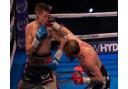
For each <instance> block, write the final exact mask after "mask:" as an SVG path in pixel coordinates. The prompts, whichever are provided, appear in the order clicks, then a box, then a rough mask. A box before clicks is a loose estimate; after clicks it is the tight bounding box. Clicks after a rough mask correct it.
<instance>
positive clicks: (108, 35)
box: [10, 11, 118, 68]
mask: <svg viewBox="0 0 128 89" xmlns="http://www.w3.org/2000/svg"><path fill="white" fill-rule="evenodd" d="M51 15H52V16H53V17H55V18H83V17H112V16H117V11H114V12H97V13H62V14H51ZM28 17H29V19H35V18H36V16H35V15H29V16H28ZM14 20H15V17H13V19H12V20H11V28H13V26H14ZM12 30H13V29H12ZM76 36H77V37H78V38H80V39H82V40H84V39H103V38H113V37H118V33H117V32H114V33H99V34H88V35H76ZM15 51H16V41H14V45H13V52H12V55H11V61H10V64H11V65H10V66H12V63H13V59H14V55H15ZM10 68H11V67H10Z"/></svg>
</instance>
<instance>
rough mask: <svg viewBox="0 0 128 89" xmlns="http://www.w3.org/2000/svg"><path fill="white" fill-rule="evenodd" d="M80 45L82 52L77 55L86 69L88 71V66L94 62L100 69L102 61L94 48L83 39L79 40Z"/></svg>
mask: <svg viewBox="0 0 128 89" xmlns="http://www.w3.org/2000/svg"><path fill="white" fill-rule="evenodd" d="M79 45H80V53H79V54H78V55H77V56H78V58H79V60H80V64H81V66H82V67H83V69H84V71H86V72H87V71H88V67H89V66H90V64H94V65H95V66H97V67H98V68H99V69H100V68H101V65H102V63H101V61H100V58H99V57H98V54H97V53H96V51H95V50H94V48H93V47H92V46H91V45H90V44H88V43H86V42H83V41H81V40H80V41H79ZM94 68H95V67H94Z"/></svg>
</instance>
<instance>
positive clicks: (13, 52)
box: [10, 40, 16, 69]
mask: <svg viewBox="0 0 128 89" xmlns="http://www.w3.org/2000/svg"><path fill="white" fill-rule="evenodd" d="M15 52H16V40H14V45H13V49H12V54H11V58H10V69H11V68H12V63H13V60H14V56H15Z"/></svg>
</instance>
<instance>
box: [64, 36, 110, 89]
mask: <svg viewBox="0 0 128 89" xmlns="http://www.w3.org/2000/svg"><path fill="white" fill-rule="evenodd" d="M67 38H68V41H67V43H66V44H65V46H64V51H65V53H66V55H67V57H69V59H70V60H73V59H74V58H75V57H76V58H78V60H79V61H80V66H81V67H82V69H83V71H84V72H85V73H86V74H87V75H88V77H84V76H82V74H81V72H75V73H73V75H72V76H73V81H74V83H75V84H83V83H86V84H88V86H87V87H86V88H85V89H109V87H110V79H109V75H108V73H107V71H106V69H105V67H104V65H103V64H102V63H101V61H100V58H99V57H98V55H97V53H96V51H95V50H94V48H93V47H92V46H91V45H89V44H88V43H86V42H83V41H81V40H80V39H78V38H76V37H75V36H73V35H72V36H69V35H67Z"/></svg>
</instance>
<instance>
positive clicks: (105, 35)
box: [76, 32, 118, 40]
mask: <svg viewBox="0 0 128 89" xmlns="http://www.w3.org/2000/svg"><path fill="white" fill-rule="evenodd" d="M76 36H77V37H78V38H80V39H82V40H86V39H104V38H114V37H118V33H117V32H114V33H101V34H90V35H76Z"/></svg>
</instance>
